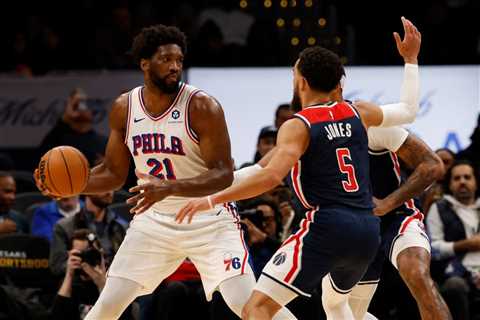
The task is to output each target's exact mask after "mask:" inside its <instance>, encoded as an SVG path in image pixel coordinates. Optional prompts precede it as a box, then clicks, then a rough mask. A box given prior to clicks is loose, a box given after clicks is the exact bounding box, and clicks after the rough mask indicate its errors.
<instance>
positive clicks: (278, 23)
mask: <svg viewBox="0 0 480 320" xmlns="http://www.w3.org/2000/svg"><path fill="white" fill-rule="evenodd" d="M284 25H285V20H283V19H282V18H278V19H277V27H279V28H281V27H283V26H284Z"/></svg>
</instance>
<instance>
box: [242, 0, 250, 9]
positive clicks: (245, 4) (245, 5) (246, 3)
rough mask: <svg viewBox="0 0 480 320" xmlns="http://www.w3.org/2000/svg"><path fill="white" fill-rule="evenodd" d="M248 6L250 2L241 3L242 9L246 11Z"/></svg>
mask: <svg viewBox="0 0 480 320" xmlns="http://www.w3.org/2000/svg"><path fill="white" fill-rule="evenodd" d="M247 6H248V2H247V1H245V0H242V1H240V8H242V9H245V8H246V7H247Z"/></svg>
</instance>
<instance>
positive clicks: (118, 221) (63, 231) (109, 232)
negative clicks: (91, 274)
mask: <svg viewBox="0 0 480 320" xmlns="http://www.w3.org/2000/svg"><path fill="white" fill-rule="evenodd" d="M112 202H113V192H106V193H103V194H95V195H88V196H86V197H85V207H84V208H82V210H80V212H78V213H76V214H74V215H72V216H69V217H65V218H62V219H60V220H58V222H57V223H56V224H55V227H54V229H53V240H52V245H51V247H50V269H51V270H52V273H53V274H55V275H63V274H64V272H65V269H66V263H67V258H68V255H67V253H68V250H69V249H70V244H71V241H72V236H73V234H74V231H75V230H78V229H89V230H92V231H94V232H95V234H96V235H97V237H98V240H99V241H100V243H101V244H102V248H103V250H104V255H105V260H106V261H105V263H106V264H107V266H108V265H109V263H110V262H111V260H112V259H113V256H114V255H115V253H116V252H117V250H118V248H119V247H120V244H121V243H122V241H123V238H124V237H125V233H126V229H127V227H128V223H127V222H126V221H125V220H123V219H122V218H121V217H119V216H118V215H117V214H116V213H115V212H114V211H112V210H109V209H108V206H109V205H110V204H111V203H112Z"/></svg>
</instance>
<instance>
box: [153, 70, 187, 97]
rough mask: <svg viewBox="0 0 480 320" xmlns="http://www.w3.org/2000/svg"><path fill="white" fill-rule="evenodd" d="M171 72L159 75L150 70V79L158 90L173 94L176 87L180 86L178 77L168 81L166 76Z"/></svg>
mask: <svg viewBox="0 0 480 320" xmlns="http://www.w3.org/2000/svg"><path fill="white" fill-rule="evenodd" d="M170 75H171V74H167V75H166V76H165V77H163V78H162V77H159V76H157V75H156V74H155V73H153V71H150V80H152V82H153V84H154V85H155V86H156V87H157V88H158V89H160V91H162V92H164V93H166V94H173V93H175V92H177V90H178V87H179V86H180V79H178V80H177V81H175V82H172V83H168V82H167V78H168V77H169V76H170Z"/></svg>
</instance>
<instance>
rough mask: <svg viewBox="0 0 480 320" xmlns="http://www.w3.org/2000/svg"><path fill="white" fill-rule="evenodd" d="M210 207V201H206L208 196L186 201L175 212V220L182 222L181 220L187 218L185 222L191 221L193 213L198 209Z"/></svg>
mask: <svg viewBox="0 0 480 320" xmlns="http://www.w3.org/2000/svg"><path fill="white" fill-rule="evenodd" d="M211 207H212V206H211V202H209V201H208V197H203V198H199V199H195V200H191V201H190V202H188V203H187V205H186V206H185V207H183V208H182V209H180V211H179V212H178V213H177V216H176V217H175V221H176V222H177V223H182V222H183V220H185V218H187V223H191V222H192V219H193V216H194V215H195V213H197V212H198V211H205V210H208V209H210V208H211Z"/></svg>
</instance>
